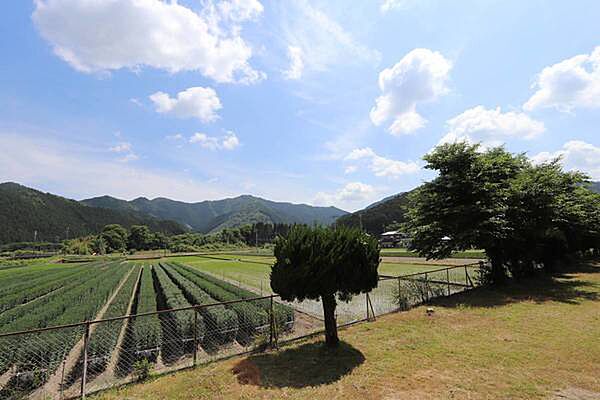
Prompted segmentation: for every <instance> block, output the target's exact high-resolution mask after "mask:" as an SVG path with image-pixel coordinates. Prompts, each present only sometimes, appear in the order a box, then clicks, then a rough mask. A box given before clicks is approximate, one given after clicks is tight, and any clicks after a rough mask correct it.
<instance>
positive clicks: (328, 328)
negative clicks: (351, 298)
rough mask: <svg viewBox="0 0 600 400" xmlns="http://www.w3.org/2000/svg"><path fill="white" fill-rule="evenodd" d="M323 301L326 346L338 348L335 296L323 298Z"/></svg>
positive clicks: (330, 295) (324, 296)
mask: <svg viewBox="0 0 600 400" xmlns="http://www.w3.org/2000/svg"><path fill="white" fill-rule="evenodd" d="M321 299H322V300H323V316H324V318H325V344H326V345H327V346H328V347H337V345H338V344H339V343H340V339H339V338H338V333H337V323H336V321H335V307H336V302H335V296H334V295H333V294H328V295H323V296H321Z"/></svg>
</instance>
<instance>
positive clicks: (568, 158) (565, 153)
mask: <svg viewBox="0 0 600 400" xmlns="http://www.w3.org/2000/svg"><path fill="white" fill-rule="evenodd" d="M558 157H561V158H562V161H561V162H562V164H563V165H564V166H565V168H566V169H568V170H578V171H581V172H585V173H587V174H588V175H590V176H591V177H592V179H593V180H600V147H598V146H594V145H593V144H590V143H586V142H584V141H582V140H571V141H569V142H567V143H565V144H564V145H563V148H562V149H561V150H558V151H555V152H547V151H544V152H541V153H538V154H536V155H535V156H533V157H531V160H532V161H533V162H534V163H536V164H539V163H544V162H548V161H552V160H554V159H555V158H558Z"/></svg>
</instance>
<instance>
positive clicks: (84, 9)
mask: <svg viewBox="0 0 600 400" xmlns="http://www.w3.org/2000/svg"><path fill="white" fill-rule="evenodd" d="M260 13H262V5H260V3H258V2H257V1H227V2H225V3H224V4H221V5H220V6H219V7H215V6H214V5H213V4H212V2H210V1H209V2H207V3H206V4H205V9H204V10H203V13H200V14H198V13H196V12H194V11H192V10H191V9H189V8H187V7H184V6H183V5H180V4H178V3H177V2H176V1H171V2H165V1H160V0H119V1H116V0H107V1H81V0H35V10H34V12H33V15H32V19H33V22H34V24H35V25H36V27H37V29H38V30H39V31H40V34H41V35H42V37H43V38H44V39H46V40H47V41H48V42H49V43H50V44H51V45H52V48H53V50H54V53H55V54H56V55H57V56H58V57H60V58H62V59H63V60H64V61H65V62H67V63H69V64H70V65H71V66H72V67H73V68H75V69H76V70H78V71H81V72H85V73H93V72H99V71H100V72H101V71H111V70H118V69H122V68H127V69H130V70H134V71H135V70H138V69H140V68H141V67H144V66H148V67H153V68H157V69H162V70H167V71H169V72H171V73H176V72H180V71H199V72H200V73H201V74H203V75H204V76H207V77H209V78H212V79H214V80H215V81H217V82H237V83H246V84H249V83H254V82H257V81H259V80H261V79H263V78H264V77H265V74H264V73H262V72H259V71H256V70H255V69H253V68H252V67H251V66H250V64H249V62H248V61H249V59H250V57H251V56H252V49H251V48H250V46H249V45H248V44H247V43H246V42H245V41H244V39H243V38H242V37H241V36H240V33H241V27H240V25H239V23H240V22H242V21H244V20H246V19H250V18H254V17H256V16H257V15H259V14H260Z"/></svg>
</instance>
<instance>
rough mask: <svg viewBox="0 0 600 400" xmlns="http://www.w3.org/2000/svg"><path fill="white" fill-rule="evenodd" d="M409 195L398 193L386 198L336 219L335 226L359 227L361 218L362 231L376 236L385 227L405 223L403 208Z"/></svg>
mask: <svg viewBox="0 0 600 400" xmlns="http://www.w3.org/2000/svg"><path fill="white" fill-rule="evenodd" d="M409 193H410V192H405V193H399V194H396V195H394V196H390V197H386V198H385V199H383V200H380V201H378V202H376V203H373V204H371V205H370V206H368V207H366V208H365V209H363V210H360V211H356V212H353V213H352V214H348V215H344V216H343V217H340V218H338V220H337V224H340V225H346V226H352V227H360V224H361V218H362V226H363V229H364V230H365V231H367V232H369V233H371V234H375V235H378V234H380V233H382V232H383V231H384V230H385V227H386V225H389V224H391V223H393V222H398V223H402V222H405V221H406V217H405V213H406V209H405V208H406V206H407V204H408V194H409Z"/></svg>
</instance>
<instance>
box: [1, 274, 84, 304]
mask: <svg viewBox="0 0 600 400" xmlns="http://www.w3.org/2000/svg"><path fill="white" fill-rule="evenodd" d="M84 268H85V267H84V266H77V267H75V268H57V269H55V270H50V271H46V272H43V273H39V272H37V271H36V274H35V275H34V276H30V277H29V276H25V277H19V280H18V281H17V282H14V283H10V282H3V284H2V285H3V286H2V288H0V299H2V302H1V303H0V313H2V312H4V311H6V310H9V309H11V308H13V307H15V306H18V305H20V304H24V303H27V302H29V301H32V300H34V299H36V298H37V297H40V296H44V295H46V294H48V293H50V292H53V291H55V290H57V289H60V288H62V287H64V286H65V285H66V284H68V283H69V280H70V278H71V277H72V276H73V275H76V274H78V273H80V272H82V271H83V269H84Z"/></svg>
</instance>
